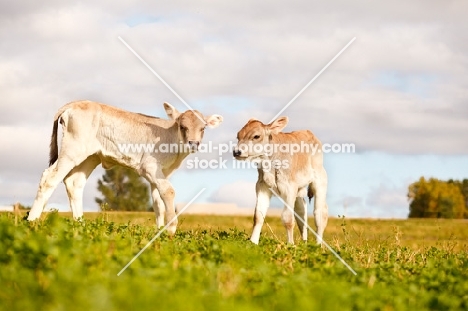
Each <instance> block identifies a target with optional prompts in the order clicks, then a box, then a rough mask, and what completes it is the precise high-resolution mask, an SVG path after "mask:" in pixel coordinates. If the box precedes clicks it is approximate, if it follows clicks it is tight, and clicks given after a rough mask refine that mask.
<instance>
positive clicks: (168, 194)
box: [138, 159, 177, 235]
mask: <svg viewBox="0 0 468 311" xmlns="http://www.w3.org/2000/svg"><path fill="white" fill-rule="evenodd" d="M138 172H139V173H140V175H142V176H143V177H144V178H146V180H148V182H149V183H150V185H151V192H152V195H153V200H154V202H153V208H155V205H156V209H155V213H156V222H157V223H156V224H157V225H158V226H161V225H162V223H163V221H164V213H163V212H162V211H164V210H165V214H166V225H167V224H169V223H171V224H170V225H169V226H168V227H167V232H168V233H169V234H171V235H173V234H175V231H176V229H177V217H176V213H175V207H174V197H175V191H174V188H173V187H172V185H171V183H170V182H169V180H167V179H166V177H165V176H164V174H163V172H162V170H161V168H160V167H159V165H158V163H157V161H156V160H155V159H147V160H146V162H144V163H142V165H141V166H140V169H139V171H138Z"/></svg>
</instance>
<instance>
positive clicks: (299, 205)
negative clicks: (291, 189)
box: [294, 197, 308, 241]
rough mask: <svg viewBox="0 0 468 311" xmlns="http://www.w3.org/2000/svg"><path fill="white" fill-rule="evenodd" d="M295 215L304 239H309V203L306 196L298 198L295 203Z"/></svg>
mask: <svg viewBox="0 0 468 311" xmlns="http://www.w3.org/2000/svg"><path fill="white" fill-rule="evenodd" d="M294 212H295V214H294V217H295V218H296V223H297V227H298V229H299V233H300V235H301V237H302V240H304V241H307V232H308V231H307V204H306V202H305V199H304V198H300V197H298V198H296V202H295V204H294Z"/></svg>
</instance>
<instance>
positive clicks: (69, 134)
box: [28, 101, 223, 234]
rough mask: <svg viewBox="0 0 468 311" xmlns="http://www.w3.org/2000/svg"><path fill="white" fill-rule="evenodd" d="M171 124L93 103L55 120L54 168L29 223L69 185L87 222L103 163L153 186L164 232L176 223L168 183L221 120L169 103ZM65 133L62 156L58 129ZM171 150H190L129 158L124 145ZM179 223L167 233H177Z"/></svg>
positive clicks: (76, 212)
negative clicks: (86, 198) (86, 205)
mask: <svg viewBox="0 0 468 311" xmlns="http://www.w3.org/2000/svg"><path fill="white" fill-rule="evenodd" d="M164 109H165V110H166V113H167V115H168V117H169V120H165V119H160V118H156V117H151V116H146V115H143V114H138V113H132V112H128V111H125V110H121V109H118V108H115V107H111V106H107V105H104V104H100V103H95V102H91V101H77V102H73V103H69V104H67V105H65V106H63V107H62V108H60V109H59V111H58V112H57V114H56V115H55V118H54V125H53V132H52V137H51V142H50V163H49V165H50V167H49V168H48V169H46V170H45V171H44V173H43V174H42V178H41V181H40V184H39V190H38V191H37V195H36V199H35V201H34V204H33V206H32V208H31V211H30V213H29V216H28V220H35V219H37V218H39V217H40V215H41V213H42V210H43V209H44V206H45V204H46V203H47V200H48V199H49V198H50V196H51V195H52V193H53V191H54V190H55V188H56V187H57V185H58V184H59V183H60V181H62V180H63V181H64V183H65V187H66V190H67V194H68V198H69V200H70V207H71V210H72V212H73V217H74V218H80V217H82V216H83V188H84V186H85V184H86V180H87V179H88V177H89V175H90V174H91V172H92V171H93V170H94V169H95V168H96V166H98V165H99V164H100V163H102V166H103V167H104V168H105V169H109V168H111V167H113V166H114V165H123V166H126V167H129V168H132V169H134V170H135V171H136V172H138V173H139V174H140V175H141V176H143V177H144V178H145V179H146V180H148V182H149V183H150V185H151V194H152V198H153V208H154V211H155V214H156V222H157V225H158V226H159V227H161V226H164V218H165V216H166V223H168V222H169V221H171V220H172V219H173V218H175V217H176V214H175V208H174V196H175V191H174V188H173V187H172V185H171V183H170V182H169V180H168V179H167V178H168V177H169V176H170V175H171V174H172V173H173V172H174V170H176V169H177V168H178V167H179V166H180V165H181V163H182V161H183V160H184V159H185V158H186V157H187V156H188V155H189V153H191V152H196V151H197V149H198V146H199V144H200V142H201V140H202V138H203V134H204V129H205V127H210V128H215V127H217V126H218V125H219V124H220V123H221V122H222V120H223V118H222V117H221V116H220V115H211V116H208V117H204V116H203V115H202V114H201V113H200V112H198V111H196V110H194V111H192V110H188V111H185V112H183V113H180V112H178V111H177V109H175V108H174V107H173V106H171V105H170V104H168V103H164ZM59 122H60V124H61V125H62V128H63V138H62V144H61V149H60V153H59V151H58V146H57V127H58V123H59ZM129 143H131V144H167V145H170V144H172V145H174V144H179V145H180V146H188V147H189V148H178V150H175V151H173V150H171V151H172V152H165V153H161V152H147V151H146V150H138V151H135V152H127V153H124V152H122V151H121V148H119V146H120V145H122V144H129ZM176 227H177V220H175V221H174V222H173V223H172V224H171V225H170V226H169V228H168V232H169V233H171V234H173V233H175V230H176Z"/></svg>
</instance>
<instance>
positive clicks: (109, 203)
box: [95, 166, 151, 211]
mask: <svg viewBox="0 0 468 311" xmlns="http://www.w3.org/2000/svg"><path fill="white" fill-rule="evenodd" d="M98 190H99V191H100V192H101V193H102V196H103V197H102V198H95V201H96V203H97V204H99V207H100V208H101V209H102V207H103V206H105V205H106V207H107V208H108V209H111V210H114V211H146V210H149V209H150V207H151V205H150V197H149V193H150V192H149V186H148V184H146V183H145V182H144V180H143V179H142V178H141V177H140V176H139V175H138V174H137V173H136V172H135V171H133V170H132V169H129V168H126V167H123V166H115V167H113V168H112V169H110V170H106V172H105V174H104V175H103V176H102V179H99V180H98Z"/></svg>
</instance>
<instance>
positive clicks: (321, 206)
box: [314, 170, 328, 244]
mask: <svg viewBox="0 0 468 311" xmlns="http://www.w3.org/2000/svg"><path fill="white" fill-rule="evenodd" d="M326 197H327V174H326V172H325V170H323V172H322V174H321V176H320V179H318V180H317V182H316V185H315V199H314V217H315V225H316V226H317V234H318V237H317V243H318V244H322V238H323V232H324V231H325V227H326V226H327V222H328V205H327V201H326Z"/></svg>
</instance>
